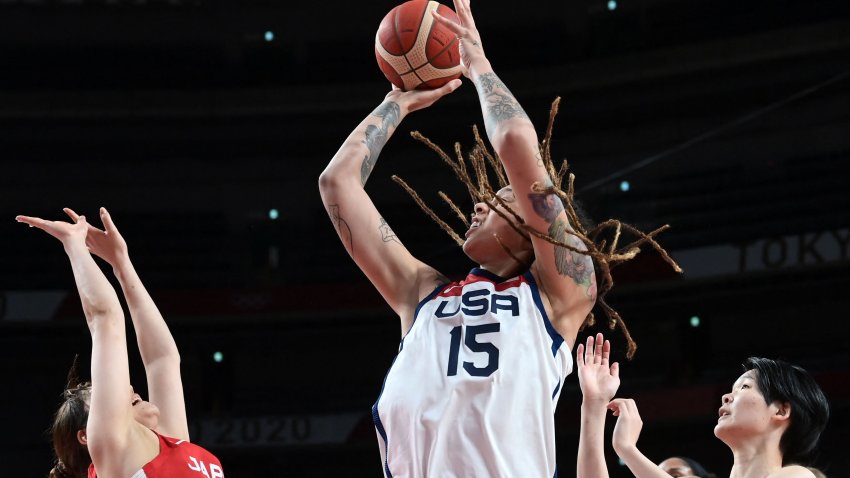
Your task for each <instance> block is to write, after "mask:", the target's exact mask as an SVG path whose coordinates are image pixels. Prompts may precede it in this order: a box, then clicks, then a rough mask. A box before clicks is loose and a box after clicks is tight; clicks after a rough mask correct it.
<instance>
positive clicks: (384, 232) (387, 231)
mask: <svg viewBox="0 0 850 478" xmlns="http://www.w3.org/2000/svg"><path fill="white" fill-rule="evenodd" d="M379 219H380V220H381V225H380V226H378V230H379V231H381V240H382V241H384V242H390V241H394V242H397V243H399V244H401V241H400V240H398V236H396V235H395V233H394V232H393V230H392V229H391V228H390V225H389V224H387V221H386V220H385V219H384V218H382V217H381V218H379Z"/></svg>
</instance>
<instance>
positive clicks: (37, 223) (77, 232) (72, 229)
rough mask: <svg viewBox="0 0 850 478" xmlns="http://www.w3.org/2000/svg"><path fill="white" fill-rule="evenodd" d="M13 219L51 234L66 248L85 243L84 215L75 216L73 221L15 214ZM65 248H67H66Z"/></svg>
mask: <svg viewBox="0 0 850 478" xmlns="http://www.w3.org/2000/svg"><path fill="white" fill-rule="evenodd" d="M15 220H16V221H18V222H22V223H24V224H29V226H30V227H37V228H39V229H41V230H42V231H44V232H46V233H48V234H50V235H51V236H53V237H55V238H56V239H59V240H60V241H61V242H62V244H64V245H65V247H66V248H67V247H68V246H71V245H74V244H80V245H83V244H85V240H86V233H87V232H88V227H89V226H88V223H87V222H86V218H85V216H77V217H76V218H75V219H74V222H73V223H70V222H65V221H50V220H47V219H42V218H40V217H32V216H15ZM66 250H67V249H66Z"/></svg>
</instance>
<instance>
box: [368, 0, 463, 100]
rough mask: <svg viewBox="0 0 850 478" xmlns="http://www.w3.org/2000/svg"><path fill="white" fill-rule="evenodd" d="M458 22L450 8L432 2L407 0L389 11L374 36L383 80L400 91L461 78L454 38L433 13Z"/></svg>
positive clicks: (423, 87) (433, 85) (437, 84)
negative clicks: (388, 81)
mask: <svg viewBox="0 0 850 478" xmlns="http://www.w3.org/2000/svg"><path fill="white" fill-rule="evenodd" d="M435 9H436V10H437V13H439V14H440V15H442V16H444V17H446V18H449V19H451V20H454V21H459V20H458V18H457V14H456V13H455V12H454V10H452V9H451V8H449V7H447V6H445V5H442V4H440V3H438V2H435V1H433V0H430V1H429V0H410V1H408V2H405V3H402V4H401V5H399V6H397V7H395V8H393V9H392V10H390V13H387V15H386V16H385V17H384V19H383V20H381V26H379V27H378V34H377V35H375V56H376V57H377V59H378V66H379V67H380V68H381V71H383V72H384V76H386V77H387V79H388V80H390V81H391V82H392V84H394V85H396V86H398V87H399V88H401V89H402V90H405V91H409V90H416V89H419V90H423V89H433V88H439V87H441V86H443V85H445V84H446V83H448V82H449V81H451V80H453V79H455V78H458V77H459V76H460V74H461V68H460V53H459V51H458V42H457V37H456V36H455V34H454V33H453V32H452V31H451V30H449V29H448V28H446V27H444V26H443V25H442V24H440V23H439V22H437V21H436V20H435V19H434V17H433V16H431V11H432V10H435Z"/></svg>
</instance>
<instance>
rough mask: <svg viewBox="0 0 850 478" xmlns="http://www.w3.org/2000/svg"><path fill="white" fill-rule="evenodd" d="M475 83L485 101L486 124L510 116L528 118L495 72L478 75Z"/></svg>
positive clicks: (494, 122)
mask: <svg viewBox="0 0 850 478" xmlns="http://www.w3.org/2000/svg"><path fill="white" fill-rule="evenodd" d="M477 83H478V91H479V95H481V97H482V99H483V100H484V101H485V102H486V103H485V110H486V111H487V112H486V114H485V117H484V122H485V123H486V124H487V125H488V126H490V127H492V126H495V125H496V124H497V123H500V122H502V121H505V120H508V119H511V118H528V115H527V114H525V111H524V110H523V109H522V106H520V105H519V102H518V101H517V100H516V98H514V95H513V94H511V91H510V90H509V89H508V87H507V86H505V84H504V83H503V82H502V80H500V79H499V77H498V76H496V74H495V73H484V74H483V75H480V76H479V77H478V81H477Z"/></svg>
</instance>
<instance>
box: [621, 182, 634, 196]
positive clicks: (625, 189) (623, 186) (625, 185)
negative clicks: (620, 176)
mask: <svg viewBox="0 0 850 478" xmlns="http://www.w3.org/2000/svg"><path fill="white" fill-rule="evenodd" d="M631 188H632V185H631V184H630V183H629V182H628V181H620V191H623V192H624V193H626V192H629V189H631Z"/></svg>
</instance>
